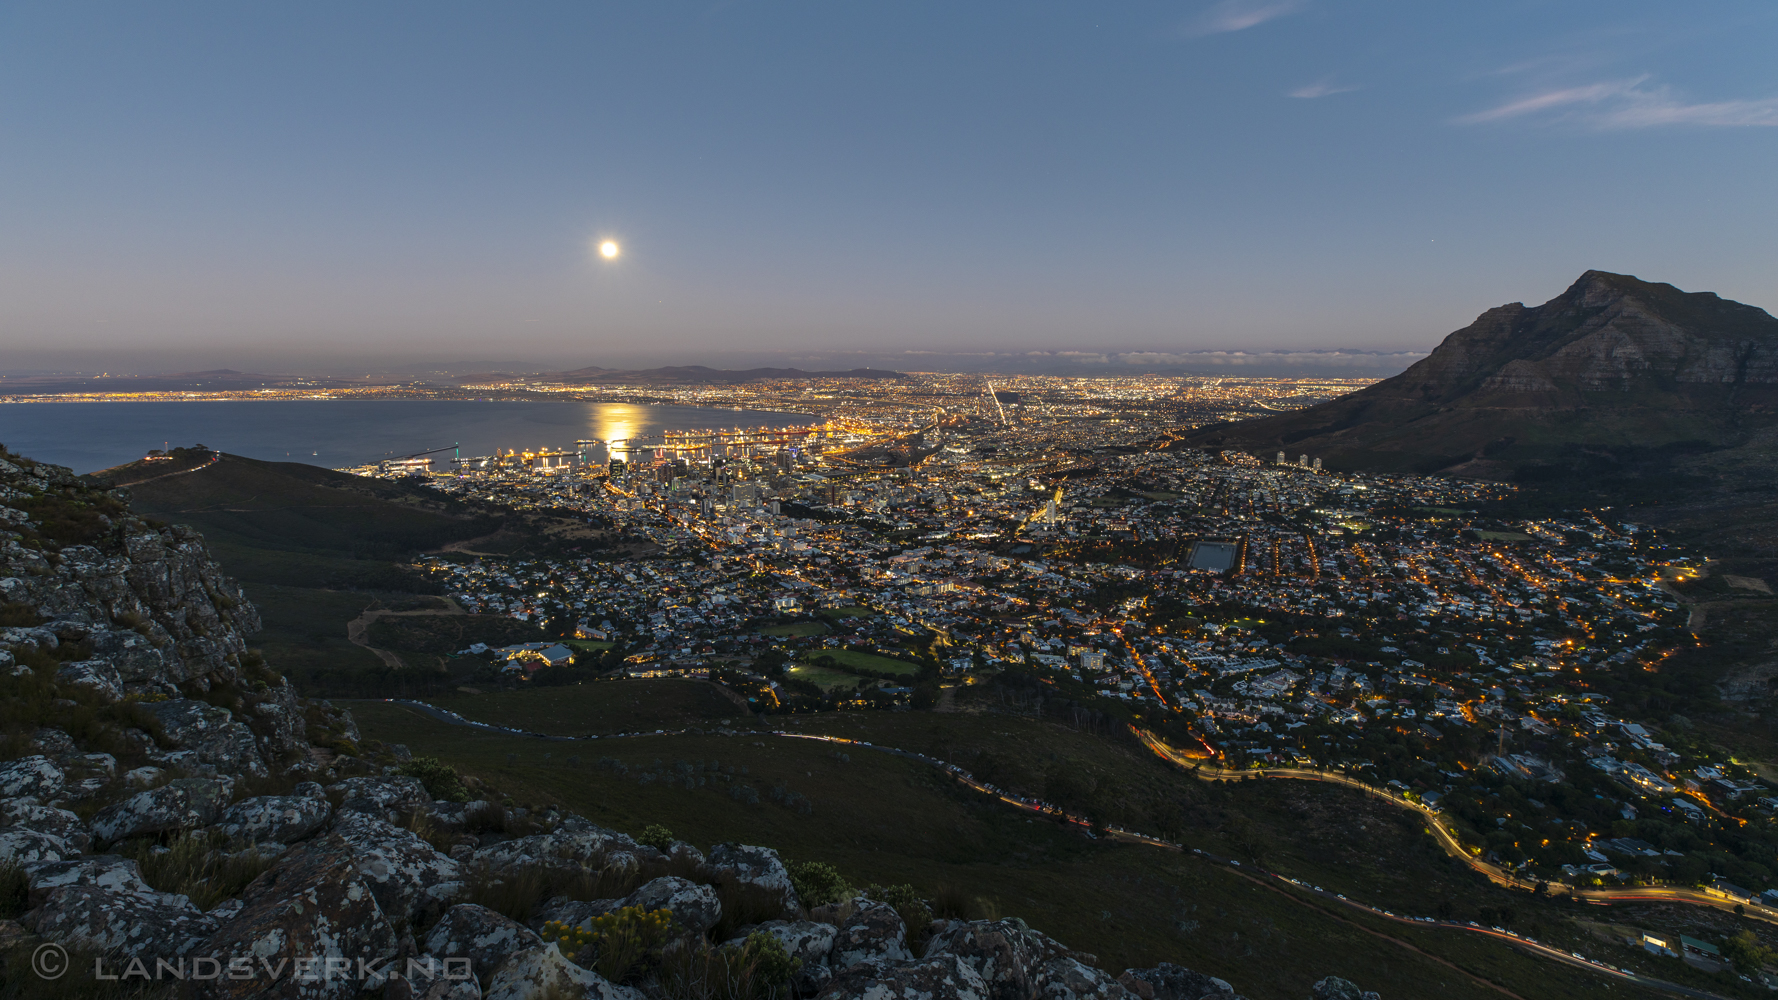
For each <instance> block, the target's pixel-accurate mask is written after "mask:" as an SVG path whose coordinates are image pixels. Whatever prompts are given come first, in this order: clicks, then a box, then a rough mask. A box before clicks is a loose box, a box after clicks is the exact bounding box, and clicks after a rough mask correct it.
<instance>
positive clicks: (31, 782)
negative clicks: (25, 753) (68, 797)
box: [0, 754, 67, 802]
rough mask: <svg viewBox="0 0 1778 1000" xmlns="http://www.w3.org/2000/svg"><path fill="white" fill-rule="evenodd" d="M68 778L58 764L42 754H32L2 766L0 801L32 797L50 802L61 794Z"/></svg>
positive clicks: (0, 768) (0, 772)
mask: <svg viewBox="0 0 1778 1000" xmlns="http://www.w3.org/2000/svg"><path fill="white" fill-rule="evenodd" d="M65 784H67V777H66V776H65V775H63V774H62V769H61V768H59V767H57V766H56V762H55V761H53V760H50V759H49V758H48V757H45V756H43V755H42V754H32V755H31V756H29V757H20V758H19V759H17V760H9V761H7V762H6V763H4V764H0V799H16V798H19V797H21V796H26V795H28V796H30V797H31V798H34V799H36V800H38V801H39V802H48V801H49V800H50V799H53V798H55V797H56V795H57V794H58V793H60V792H61V790H62V786H63V785H65Z"/></svg>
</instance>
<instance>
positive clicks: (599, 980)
mask: <svg viewBox="0 0 1778 1000" xmlns="http://www.w3.org/2000/svg"><path fill="white" fill-rule="evenodd" d="M482 996H483V997H484V998H485V1000H536V998H539V997H563V998H567V1000H643V998H642V994H641V993H640V992H639V991H637V990H633V989H630V988H629V987H627V986H618V985H616V984H614V983H612V982H610V981H609V980H607V979H606V978H605V977H603V976H601V975H599V974H598V973H596V972H593V971H592V970H590V969H583V968H581V967H580V966H578V965H575V964H574V963H573V962H570V961H568V960H567V959H565V958H563V957H562V953H561V952H560V951H559V950H557V949H556V946H555V945H553V944H547V945H544V946H543V947H541V948H531V949H528V950H526V951H521V952H517V953H515V954H513V955H512V956H511V957H509V958H508V959H507V960H506V961H505V962H502V963H501V965H500V968H498V969H496V970H495V971H494V975H493V976H492V977H490V979H489V981H488V988H487V989H486V990H484V991H483V992H482Z"/></svg>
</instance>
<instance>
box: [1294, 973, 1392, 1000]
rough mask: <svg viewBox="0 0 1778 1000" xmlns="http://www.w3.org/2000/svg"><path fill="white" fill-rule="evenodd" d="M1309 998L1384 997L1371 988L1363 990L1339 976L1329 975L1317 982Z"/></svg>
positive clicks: (1349, 999) (1377, 999) (1358, 999)
mask: <svg viewBox="0 0 1778 1000" xmlns="http://www.w3.org/2000/svg"><path fill="white" fill-rule="evenodd" d="M1309 1000H1382V997H1380V996H1378V995H1377V994H1375V993H1372V992H1370V991H1369V990H1361V989H1359V988H1358V987H1357V986H1356V985H1354V984H1352V983H1350V982H1348V981H1346V980H1344V979H1341V978H1340V977H1338V976H1328V977H1327V978H1326V979H1323V980H1321V981H1320V982H1318V983H1316V984H1315V986H1314V989H1313V990H1312V991H1311V992H1310V994H1309Z"/></svg>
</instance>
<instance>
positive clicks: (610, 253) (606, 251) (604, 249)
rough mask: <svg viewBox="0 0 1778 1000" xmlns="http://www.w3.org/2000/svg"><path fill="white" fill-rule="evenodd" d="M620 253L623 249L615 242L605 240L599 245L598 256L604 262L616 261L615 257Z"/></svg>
mask: <svg viewBox="0 0 1778 1000" xmlns="http://www.w3.org/2000/svg"><path fill="white" fill-rule="evenodd" d="M622 252H623V248H622V247H620V246H618V245H617V241H616V240H606V241H605V242H603V243H601V244H599V256H601V257H603V258H605V259H606V260H616V259H617V255H618V254H620V253H622Z"/></svg>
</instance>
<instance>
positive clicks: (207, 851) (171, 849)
mask: <svg viewBox="0 0 1778 1000" xmlns="http://www.w3.org/2000/svg"><path fill="white" fill-rule="evenodd" d="M159 846H160V845H159V844H157V843H155V842H154V841H152V840H137V841H131V842H130V843H129V844H127V845H124V846H122V847H121V848H120V849H119V850H118V853H120V854H122V855H123V856H125V857H128V858H133V859H135V861H136V864H137V866H138V867H140V868H141V870H142V881H144V882H147V883H148V884H149V885H150V886H151V887H153V888H154V889H156V890H159V891H160V892H171V893H176V894H179V895H182V896H190V897H191V901H192V903H193V904H194V905H196V906H197V908H198V909H200V910H208V909H210V908H211V907H213V906H215V905H216V904H217V903H220V902H222V901H223V900H225V899H233V898H234V897H235V896H238V895H240V894H241V890H243V889H245V888H247V883H249V882H252V881H253V880H254V879H256V878H258V877H259V876H260V875H261V873H263V872H264V871H265V870H266V869H267V868H270V867H271V866H272V860H273V859H272V858H270V857H264V856H261V855H260V853H259V852H258V851H257V850H246V851H240V852H237V853H234V854H230V853H228V852H227V851H226V850H223V848H226V847H227V846H228V845H227V844H226V842H222V841H220V840H219V839H218V838H215V837H212V836H209V835H207V834H203V833H187V834H182V835H180V836H177V837H174V838H173V839H172V840H171V841H170V842H169V843H168V844H167V845H166V848H167V849H166V850H164V851H162V850H157V848H158V847H159Z"/></svg>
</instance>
